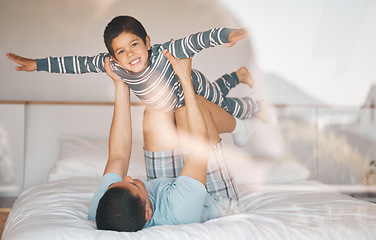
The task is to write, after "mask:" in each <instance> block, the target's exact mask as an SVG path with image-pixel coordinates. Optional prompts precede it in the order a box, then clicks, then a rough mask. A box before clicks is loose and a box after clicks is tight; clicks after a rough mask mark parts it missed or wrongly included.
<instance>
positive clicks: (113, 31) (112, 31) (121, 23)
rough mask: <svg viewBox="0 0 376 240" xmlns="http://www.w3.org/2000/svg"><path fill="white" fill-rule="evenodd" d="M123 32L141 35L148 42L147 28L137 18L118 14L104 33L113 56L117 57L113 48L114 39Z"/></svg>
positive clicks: (105, 41) (105, 40)
mask: <svg viewBox="0 0 376 240" xmlns="http://www.w3.org/2000/svg"><path fill="white" fill-rule="evenodd" d="M123 32H127V33H132V34H134V35H136V36H138V37H140V38H141V39H142V40H143V41H144V43H145V44H146V36H147V33H146V30H145V28H144V26H142V24H141V23H140V22H139V21H138V20H137V19H135V18H134V17H131V16H125V15H124V16H117V17H115V18H113V19H112V20H111V22H109V23H108V24H107V26H106V28H105V30H104V34H103V38H104V43H105V44H106V47H107V50H108V52H109V53H110V54H111V56H113V57H115V53H114V49H113V48H112V40H113V39H114V38H116V37H117V36H119V35H120V34H121V33H123Z"/></svg>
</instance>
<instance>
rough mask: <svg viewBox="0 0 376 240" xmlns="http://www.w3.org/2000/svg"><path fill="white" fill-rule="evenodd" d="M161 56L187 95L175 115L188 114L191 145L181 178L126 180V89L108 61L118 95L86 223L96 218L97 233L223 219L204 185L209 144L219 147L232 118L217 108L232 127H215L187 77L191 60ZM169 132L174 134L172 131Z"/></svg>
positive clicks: (147, 145)
mask: <svg viewBox="0 0 376 240" xmlns="http://www.w3.org/2000/svg"><path fill="white" fill-rule="evenodd" d="M164 54H165V55H166V57H167V58H168V59H169V60H170V61H171V62H172V64H173V66H174V69H175V70H176V71H177V73H178V74H179V77H180V79H181V82H182V86H183V91H184V93H185V94H186V106H185V107H182V108H179V109H178V110H177V111H184V113H182V114H186V117H187V123H188V126H187V129H189V133H190V138H191V144H192V149H191V152H190V154H189V155H188V157H187V159H186V160H185V163H184V165H183V167H182V169H180V170H181V172H178V173H177V174H178V175H179V176H178V177H177V178H176V179H167V178H163V177H159V178H156V179H155V180H152V181H148V182H146V183H143V182H142V181H140V180H137V179H132V178H131V177H129V176H127V169H128V165H129V157H130V149H131V146H130V144H131V134H130V133H131V124H130V109H129V88H128V86H126V85H125V84H123V83H122V80H121V78H120V77H119V76H117V75H116V74H114V73H113V72H112V71H111V68H110V66H109V62H108V61H106V63H105V67H106V70H107V73H108V75H109V76H110V77H111V78H113V80H114V83H115V89H116V91H115V107H114V116H113V122H112V125H111V130H110V152H109V160H108V162H107V166H106V169H105V173H104V177H103V179H102V181H101V184H100V186H99V188H98V191H97V193H96V195H95V196H94V198H93V200H92V202H91V204H90V209H89V219H91V220H94V216H95V215H96V219H95V220H96V222H97V227H98V229H102V230H115V231H138V230H141V229H142V228H146V227H151V226H155V225H161V224H170V225H171V224H174V225H175V224H188V223H199V222H204V221H206V220H209V219H213V218H218V217H221V216H223V215H224V212H223V211H222V209H221V208H220V207H219V205H218V203H217V201H215V200H214V199H213V197H212V196H211V195H209V194H208V193H207V192H206V190H205V187H204V185H205V184H206V182H207V174H209V172H208V173H207V168H208V166H207V164H208V161H210V160H209V145H213V144H214V145H215V146H218V145H217V143H218V142H219V143H220V138H219V135H218V131H226V129H227V128H228V126H229V125H232V127H234V119H233V117H232V116H231V115H229V114H228V113H226V112H225V111H224V110H223V109H220V110H216V111H217V112H216V113H217V114H216V116H218V117H221V118H222V119H226V120H225V121H229V122H228V123H230V122H231V121H232V124H228V123H225V124H223V125H224V126H220V125H221V124H218V122H215V121H216V120H215V119H213V118H212V112H211V110H213V109H210V107H207V106H208V105H207V104H208V102H207V100H203V98H201V99H200V98H199V97H197V96H196V95H195V94H194V91H193V85H192V82H191V78H190V74H191V67H190V66H191V65H190V63H191V59H182V60H177V59H175V58H173V57H172V55H171V54H169V53H168V52H165V53H164ZM209 104H210V103H209ZM214 106H215V105H214ZM149 114H152V113H150V112H149V113H148V117H146V118H147V119H149V121H150V120H151V119H150V118H149V117H150V116H151V115H149ZM162 114H165V115H162V116H163V118H165V117H166V116H167V115H166V114H168V113H162ZM160 116H161V115H160ZM169 117H170V116H168V117H167V118H165V120H167V119H168V118H169ZM171 120H172V119H171ZM158 122H159V123H160V124H161V126H167V128H168V127H170V126H172V125H173V123H172V122H173V121H168V120H167V121H158ZM217 125H218V126H217ZM222 127H224V128H226V129H223V128H222ZM170 130H172V131H173V127H172V129H170ZM149 133H150V132H149ZM151 135H153V134H151ZM175 135H176V134H175ZM160 137H161V136H160V135H159V134H154V136H150V138H151V139H154V140H156V141H146V143H145V149H146V148H147V149H154V150H156V149H158V148H160V147H161V145H160V144H159V142H160V141H159V139H160ZM164 137H166V136H164ZM149 140H150V139H149ZM152 142H153V143H152ZM172 142H173V141H172ZM175 143H176V141H175ZM162 148H163V147H162ZM211 151H213V148H212V150H211ZM217 152H218V153H219V152H220V151H218V150H217ZM217 162H221V161H217ZM221 163H223V162H221ZM151 165H153V164H151ZM146 166H148V165H146ZM208 170H209V169H208ZM230 189H231V188H230ZM232 197H233V196H232ZM230 198H231V197H230ZM99 199H100V200H99Z"/></svg>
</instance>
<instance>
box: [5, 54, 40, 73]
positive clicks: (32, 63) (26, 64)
mask: <svg viewBox="0 0 376 240" xmlns="http://www.w3.org/2000/svg"><path fill="white" fill-rule="evenodd" d="M7 57H8V58H9V59H10V60H12V61H13V62H15V63H17V64H19V65H21V66H17V67H16V71H25V72H32V71H35V70H37V61H36V60H35V59H30V58H24V57H21V56H18V55H16V54H13V53H7Z"/></svg>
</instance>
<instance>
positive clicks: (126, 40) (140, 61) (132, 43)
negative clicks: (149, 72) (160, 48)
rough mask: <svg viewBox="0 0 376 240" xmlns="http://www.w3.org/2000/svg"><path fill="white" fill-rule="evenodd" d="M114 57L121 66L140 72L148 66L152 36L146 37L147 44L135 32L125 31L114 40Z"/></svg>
mask: <svg viewBox="0 0 376 240" xmlns="http://www.w3.org/2000/svg"><path fill="white" fill-rule="evenodd" d="M112 48H113V49H114V53H115V57H116V59H114V60H115V61H116V62H117V63H118V64H119V65H120V66H122V67H123V68H125V69H126V70H128V71H131V72H133V73H138V72H141V71H143V70H145V68H146V67H147V66H148V62H149V53H148V50H150V37H149V36H147V37H146V44H145V43H144V41H143V40H142V39H141V38H140V37H138V36H137V35H135V34H132V33H127V32H123V33H121V34H120V35H119V36H117V37H116V38H114V39H113V40H112Z"/></svg>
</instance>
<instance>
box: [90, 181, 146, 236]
mask: <svg viewBox="0 0 376 240" xmlns="http://www.w3.org/2000/svg"><path fill="white" fill-rule="evenodd" d="M145 204H146V203H145V201H142V199H141V198H139V197H135V196H133V195H132V194H131V193H130V192H129V191H128V190H127V189H125V188H121V187H113V188H110V189H108V190H107V191H106V193H105V194H104V195H103V197H102V198H101V200H100V201H99V204H98V208H97V215H96V221H97V228H98V229H99V230H112V231H119V232H136V231H138V230H141V229H142V228H143V227H144V225H145V223H146V219H145Z"/></svg>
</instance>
